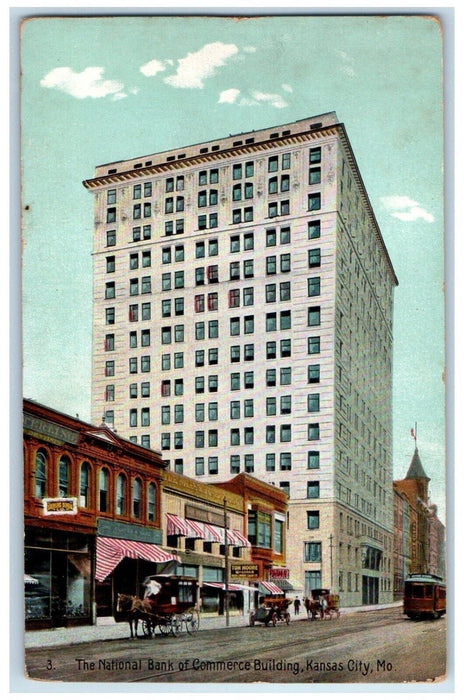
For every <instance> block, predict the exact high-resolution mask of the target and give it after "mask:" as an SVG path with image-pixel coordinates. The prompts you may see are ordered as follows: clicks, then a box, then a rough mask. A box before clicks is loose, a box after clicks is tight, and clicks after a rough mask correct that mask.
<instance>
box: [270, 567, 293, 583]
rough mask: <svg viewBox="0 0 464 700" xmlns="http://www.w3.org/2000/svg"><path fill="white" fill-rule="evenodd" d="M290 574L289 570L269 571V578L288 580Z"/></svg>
mask: <svg viewBox="0 0 464 700" xmlns="http://www.w3.org/2000/svg"><path fill="white" fill-rule="evenodd" d="M289 574H290V571H289V569H282V568H279V569H269V578H271V579H277V580H279V579H283V578H288V577H289Z"/></svg>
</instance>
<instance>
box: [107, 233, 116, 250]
mask: <svg viewBox="0 0 464 700" xmlns="http://www.w3.org/2000/svg"><path fill="white" fill-rule="evenodd" d="M106 245H107V246H108V247H112V246H115V245H116V231H107V232H106Z"/></svg>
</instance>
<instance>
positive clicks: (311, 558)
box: [304, 542, 322, 562]
mask: <svg viewBox="0 0 464 700" xmlns="http://www.w3.org/2000/svg"><path fill="white" fill-rule="evenodd" d="M304 561H305V562H320V561H322V547H321V543H320V542H305V543H304Z"/></svg>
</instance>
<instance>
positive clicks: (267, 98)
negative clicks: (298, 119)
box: [251, 90, 288, 109]
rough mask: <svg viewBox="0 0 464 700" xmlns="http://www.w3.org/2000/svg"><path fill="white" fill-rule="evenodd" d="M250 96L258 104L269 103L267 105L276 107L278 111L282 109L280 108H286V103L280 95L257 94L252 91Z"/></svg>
mask: <svg viewBox="0 0 464 700" xmlns="http://www.w3.org/2000/svg"><path fill="white" fill-rule="evenodd" d="M251 94H252V96H253V97H254V98H255V100H257V101H258V102H269V104H271V105H272V106H273V107H278V108H279V109H282V107H288V104H287V102H285V100H284V99H283V98H282V97H281V96H280V95H277V94H273V93H267V92H259V91H258V90H254V91H253V92H252V93H251Z"/></svg>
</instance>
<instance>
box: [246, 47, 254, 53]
mask: <svg viewBox="0 0 464 700" xmlns="http://www.w3.org/2000/svg"><path fill="white" fill-rule="evenodd" d="M243 51H244V53H256V46H244V47H243Z"/></svg>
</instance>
